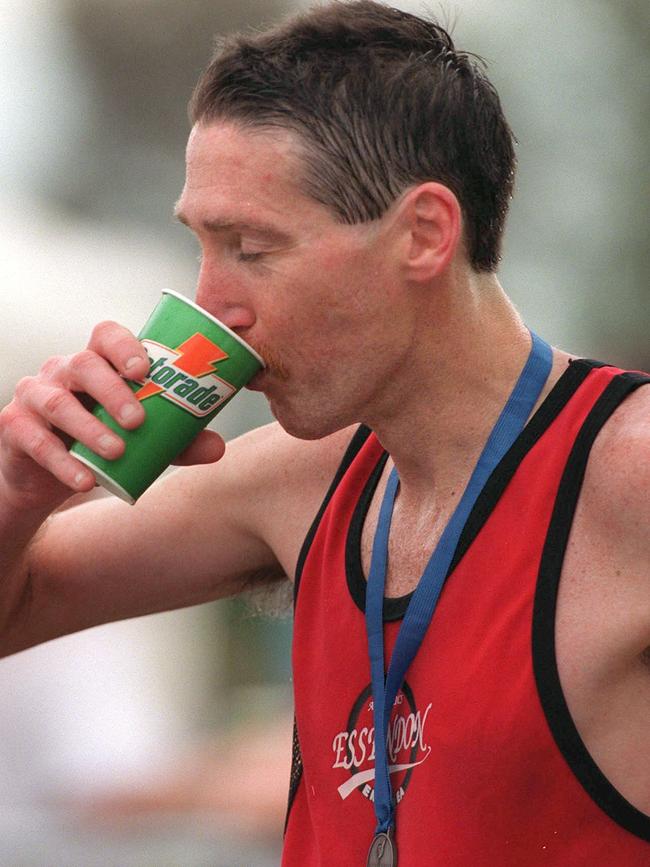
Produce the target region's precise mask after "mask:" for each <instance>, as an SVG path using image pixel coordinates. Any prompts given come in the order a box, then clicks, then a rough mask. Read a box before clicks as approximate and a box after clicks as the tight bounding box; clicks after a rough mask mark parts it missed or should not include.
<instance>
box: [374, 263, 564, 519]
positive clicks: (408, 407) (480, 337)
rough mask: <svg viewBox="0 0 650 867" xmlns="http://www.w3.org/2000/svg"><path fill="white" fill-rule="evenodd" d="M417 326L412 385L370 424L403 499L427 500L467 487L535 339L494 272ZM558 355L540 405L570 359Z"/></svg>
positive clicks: (400, 387) (402, 387)
mask: <svg viewBox="0 0 650 867" xmlns="http://www.w3.org/2000/svg"><path fill="white" fill-rule="evenodd" d="M438 300H440V299H438ZM441 309H442V315H440V313H441ZM432 322H433V323H434V324H431V323H432ZM417 323H418V325H417V328H416V329H415V330H417V333H416V334H414V339H413V340H412V342H411V349H410V350H409V357H408V359H406V360H405V361H406V363H405V364H404V363H403V364H401V365H400V370H403V371H405V375H404V377H403V380H404V381H402V382H401V384H400V383H399V382H398V381H396V382H395V386H396V389H395V390H393V395H395V393H396V394H397V395H398V397H399V400H393V401H392V402H390V406H387V405H386V404H384V406H383V407H381V406H380V407H378V408H377V413H376V416H375V417H374V418H368V419H367V420H366V423H367V424H368V425H369V426H370V427H371V428H372V429H373V430H374V431H375V433H376V435H377V437H378V438H379V441H380V442H381V444H382V445H383V447H384V448H385V449H386V450H387V451H388V452H389V454H390V456H391V459H392V461H393V463H394V464H395V466H396V468H397V471H398V473H399V476H400V497H401V499H402V500H403V501H411V502H413V503H424V502H431V501H433V500H438V499H440V497H441V496H445V497H446V496H452V495H453V494H454V492H455V491H456V490H457V489H458V488H459V487H464V483H465V482H466V481H467V479H468V478H469V475H470V474H471V472H472V469H473V467H474V465H475V463H476V461H477V460H478V457H479V454H480V452H481V450H482V448H483V446H484V444H485V442H486V440H487V438H488V436H489V434H490V431H491V430H492V427H493V426H494V424H495V422H496V420H497V418H498V417H499V414H500V412H501V410H502V408H503V406H504V404H505V403H506V401H507V399H508V397H509V395H510V392H511V391H512V388H513V387H514V384H515V382H516V381H517V379H518V377H519V374H520V373H521V371H522V368H523V367H524V364H525V363H526V359H527V357H528V354H529V352H530V347H531V339H530V334H529V332H528V329H527V328H526V326H525V325H524V323H523V322H522V320H521V318H520V316H519V315H518V313H517V311H516V310H515V308H514V307H513V305H512V304H511V302H510V301H509V300H508V298H507V296H506V295H505V293H504V292H503V290H502V288H501V286H500V285H499V283H498V281H497V279H496V277H495V276H494V275H481V276H479V277H476V278H475V279H474V280H473V281H471V282H470V284H469V285H466V286H465V287H464V291H460V292H459V291H458V290H457V287H456V289H455V291H453V292H451V291H450V292H448V293H447V294H446V296H445V304H444V305H438V306H437V307H436V312H435V316H431V315H429V316H426V315H425V316H423V315H419V316H418V317H417ZM553 356H554V363H553V370H552V372H551V375H550V377H549V379H548V381H547V383H546V386H545V388H544V390H543V391H542V394H541V396H540V399H539V401H538V405H539V403H541V401H542V400H543V399H544V398H545V397H546V395H547V394H548V392H549V391H550V389H551V388H552V386H553V385H554V384H555V381H556V380H557V378H558V377H559V376H560V375H561V373H562V371H563V369H564V368H565V367H566V364H567V362H568V360H569V358H570V356H568V355H567V354H566V353H563V352H559V351H557V350H555V351H554V353H553ZM398 378H399V374H398ZM395 407H396V409H395Z"/></svg>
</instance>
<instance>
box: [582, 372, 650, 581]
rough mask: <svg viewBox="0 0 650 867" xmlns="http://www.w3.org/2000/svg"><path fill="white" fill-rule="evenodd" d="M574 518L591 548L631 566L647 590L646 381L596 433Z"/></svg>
mask: <svg viewBox="0 0 650 867" xmlns="http://www.w3.org/2000/svg"><path fill="white" fill-rule="evenodd" d="M577 517H578V518H579V519H580V523H581V526H582V527H583V528H584V530H585V531H586V533H587V534H588V536H589V538H590V541H591V543H592V544H593V545H594V546H595V547H598V548H601V547H602V546H604V545H606V546H608V547H611V549H612V551H616V552H617V554H616V557H617V559H620V560H621V561H622V560H624V559H627V560H628V561H629V563H632V564H635V566H634V570H633V572H634V574H635V576H636V577H638V578H640V579H641V580H642V581H643V583H645V582H646V581H647V586H648V588H650V534H649V533H648V526H649V525H650V385H646V386H641V387H640V388H638V389H637V390H636V391H634V392H633V393H632V394H631V395H630V396H629V397H627V398H626V399H625V400H624V401H623V403H622V404H621V405H620V406H619V407H618V408H617V409H616V411H615V412H614V414H613V415H612V416H611V418H610V419H609V420H608V421H607V423H606V424H605V425H604V426H603V428H602V430H601V431H600V432H599V434H598V436H597V437H596V440H595V442H594V445H593V447H592V450H591V454H590V457H589V462H588V464H587V470H586V473H585V478H584V483H583V486H582V491H581V495H580V503H579V509H578V512H577ZM617 571H621V574H628V575H630V568H623V569H622V570H618V569H617Z"/></svg>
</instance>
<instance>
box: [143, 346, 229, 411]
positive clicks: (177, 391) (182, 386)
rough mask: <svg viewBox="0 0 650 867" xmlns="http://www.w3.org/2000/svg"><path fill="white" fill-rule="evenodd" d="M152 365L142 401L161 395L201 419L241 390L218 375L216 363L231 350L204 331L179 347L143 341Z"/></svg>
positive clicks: (144, 386) (226, 356)
mask: <svg viewBox="0 0 650 867" xmlns="http://www.w3.org/2000/svg"><path fill="white" fill-rule="evenodd" d="M142 345H143V346H144V348H145V349H146V351H147V355H148V356H149V362H150V363H151V367H150V368H149V374H148V375H147V378H146V379H144V380H141V382H142V388H140V389H139V390H138V391H136V393H135V396H136V397H137V399H138V400H146V399H147V398H148V397H153V395H155V394H159V395H160V396H161V397H163V398H165V400H171V401H172V402H173V403H175V404H177V405H178V406H180V407H182V408H183V409H184V410H186V411H187V412H190V413H192V415H195V416H197V417H199V418H201V417H202V416H205V415H208V413H210V412H212V411H213V410H214V409H215V407H217V406H219V404H221V403H223V402H224V400H227V399H228V398H229V397H232V395H233V394H234V393H235V392H236V391H237V389H236V388H235V387H234V386H232V385H231V384H230V383H229V382H226V381H225V380H223V379H221V378H220V377H218V376H216V374H215V370H216V364H217V362H218V361H223V360H224V359H226V358H228V353H227V352H224V351H223V349H221V347H219V346H217V345H216V344H215V343H212V341H211V340H208V338H207V337H205V336H204V335H203V334H198V333H197V334H193V335H192V337H189V338H188V339H187V340H185V341H183V343H181V344H180V345H179V346H177V347H176V349H170V347H169V346H164V345H163V344H162V343H156V341H155V340H143V341H142Z"/></svg>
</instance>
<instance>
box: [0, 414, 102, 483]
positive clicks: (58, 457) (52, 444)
mask: <svg viewBox="0 0 650 867" xmlns="http://www.w3.org/2000/svg"><path fill="white" fill-rule="evenodd" d="M6 443H7V445H8V446H9V448H11V449H13V451H14V452H19V453H20V452H21V453H23V454H25V455H27V456H28V457H29V458H31V459H32V460H33V461H34V462H35V463H36V464H38V465H39V466H40V467H42V468H43V469H44V470H47V472H49V473H50V474H51V475H52V476H54V478H55V479H57V480H58V481H59V482H61V483H62V484H64V485H66V487H68V488H71V489H72V490H73V491H90V490H91V489H92V488H93V487H94V485H95V477H94V476H93V474H92V473H91V472H90V470H89V469H88V468H87V467H85V466H84V465H83V464H82V463H80V461H77V460H75V459H74V458H73V457H72V455H71V454H70V453H69V452H68V450H67V449H66V447H65V446H64V445H63V443H62V442H61V440H60V439H59V438H58V437H57V436H56V435H55V434H53V433H52V432H51V431H49V430H48V429H47V428H46V427H44V426H43V424H42V423H41V422H39V420H38V419H36V418H34V417H33V416H31V415H30V414H29V413H26V412H24V413H21V414H20V416H19V417H16V418H15V419H14V420H13V422H12V424H11V425H10V426H9V428H8V429H7V432H6Z"/></svg>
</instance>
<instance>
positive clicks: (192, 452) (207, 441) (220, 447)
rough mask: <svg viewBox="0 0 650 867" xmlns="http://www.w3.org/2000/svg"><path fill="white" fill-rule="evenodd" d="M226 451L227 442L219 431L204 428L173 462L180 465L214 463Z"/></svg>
mask: <svg viewBox="0 0 650 867" xmlns="http://www.w3.org/2000/svg"><path fill="white" fill-rule="evenodd" d="M225 451H226V444H225V442H224V441H223V439H222V438H221V437H220V436H219V434H218V433H215V432H214V431H211V430H204V431H201V433H200V434H199V435H198V436H197V438H196V439H195V440H193V441H192V443H190V445H189V446H188V447H187V448H186V449H185V450H184V451H182V452H181V453H180V455H178V456H177V457H176V459H175V460H174V461H172V463H174V464H176V466H179V467H189V466H192V465H194V464H213V463H214V462H215V461H218V460H220V459H221V458H222V457H223V455H224V452H225Z"/></svg>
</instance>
